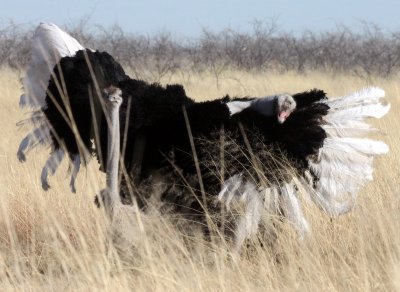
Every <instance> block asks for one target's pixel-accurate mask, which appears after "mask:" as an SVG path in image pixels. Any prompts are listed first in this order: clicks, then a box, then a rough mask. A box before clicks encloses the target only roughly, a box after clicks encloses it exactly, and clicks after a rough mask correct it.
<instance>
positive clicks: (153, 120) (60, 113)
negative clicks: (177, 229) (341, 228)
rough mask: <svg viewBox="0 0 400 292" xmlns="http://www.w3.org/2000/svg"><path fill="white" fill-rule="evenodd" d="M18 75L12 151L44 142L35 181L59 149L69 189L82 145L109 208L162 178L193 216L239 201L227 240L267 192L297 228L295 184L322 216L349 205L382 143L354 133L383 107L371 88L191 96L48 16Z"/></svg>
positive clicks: (250, 220)
mask: <svg viewBox="0 0 400 292" xmlns="http://www.w3.org/2000/svg"><path fill="white" fill-rule="evenodd" d="M23 83H24V89H25V94H24V95H23V96H22V97H21V100H20V105H21V106H31V107H33V108H36V111H34V112H33V114H32V117H31V118H30V119H28V120H26V121H25V122H32V123H33V124H34V125H35V126H36V128H35V129H34V131H33V132H31V133H30V134H28V135H27V136H26V137H25V138H24V139H23V140H22V142H21V144H20V147H19V149H18V158H19V159H20V160H21V161H24V160H25V153H26V152H27V151H28V150H30V149H32V148H33V147H35V146H36V145H39V144H50V145H51V147H52V154H51V155H50V157H49V159H48V161H47V162H46V164H45V166H44V167H43V170H42V175H41V181H42V186H43V188H44V189H48V188H49V184H48V176H49V175H52V174H54V173H55V171H56V169H57V167H58V165H59V164H60V162H61V160H62V159H63V158H64V156H66V155H68V157H69V159H70V160H71V161H72V174H71V181H70V186H71V189H72V191H75V185H74V182H75V179H76V176H77V174H78V172H79V168H80V165H81V163H83V164H85V163H87V161H88V157H90V155H86V154H85V153H88V152H89V153H90V154H91V155H94V156H96V158H97V159H98V160H99V163H100V165H101V169H102V170H103V171H106V173H107V187H106V189H105V190H103V191H102V198H103V202H104V204H105V207H106V208H107V210H108V212H109V213H110V215H111V216H112V213H113V210H114V209H115V208H116V206H120V205H121V201H120V197H121V198H122V201H124V202H129V201H130V198H131V197H132V196H133V197H134V198H135V199H136V200H137V201H138V202H139V206H140V207H143V208H145V207H146V200H147V199H148V196H149V195H151V193H152V191H149V189H151V186H152V185H154V184H155V183H156V182H159V181H162V182H163V183H164V186H165V188H164V190H163V191H162V200H163V201H164V202H165V203H166V204H169V205H171V206H173V209H174V210H175V211H177V212H180V213H182V214H185V216H192V217H195V219H196V220H200V221H201V220H204V214H205V211H204V209H207V211H211V213H212V212H214V213H218V212H219V211H220V208H222V207H226V206H228V207H229V206H230V205H233V203H234V202H235V203H240V204H242V205H243V206H244V215H243V216H242V217H241V219H240V220H239V221H238V222H237V223H236V230H235V233H236V235H235V245H236V247H237V248H239V247H240V246H241V245H242V243H243V240H244V239H245V238H246V237H248V236H250V235H251V234H252V233H254V232H255V230H257V226H258V224H259V222H260V218H261V216H262V213H263V212H272V211H273V210H276V209H277V206H276V204H275V201H276V199H277V200H278V201H279V206H280V208H281V209H283V210H284V214H285V216H286V217H287V218H288V220H290V221H292V222H293V223H294V225H295V227H296V228H297V230H298V231H299V233H300V235H301V236H304V235H305V234H306V232H307V231H308V229H309V227H308V223H307V221H306V220H305V218H304V216H303V214H302V211H301V207H300V203H299V200H298V196H297V192H296V184H297V185H299V184H301V185H302V186H303V187H306V189H307V192H308V194H309V196H310V198H311V199H312V200H313V201H314V202H316V203H317V204H318V206H320V207H321V208H322V209H323V210H325V211H326V212H327V213H329V214H331V215H335V216H336V215H339V214H342V213H345V212H348V211H349V210H351V208H352V207H353V206H354V202H355V201H354V200H355V196H356V194H357V193H358V190H359V188H360V187H361V186H362V185H363V184H364V183H365V182H366V181H368V180H372V170H373V169H372V159H373V157H374V156H375V155H378V154H383V153H386V152H387V151H388V148H387V146H386V144H384V143H383V142H380V141H374V140H370V139H367V138H362V137H363V136H365V135H366V134H367V133H368V131H369V130H370V129H371V128H370V126H369V125H368V124H367V123H365V122H364V119H365V118H368V117H375V118H380V117H382V116H383V115H385V114H386V113H387V111H388V110H389V108H390V106H389V105H382V104H381V103H380V99H381V98H382V97H383V96H384V91H383V90H381V89H378V88H366V89H364V90H362V91H360V92H357V93H354V94H351V95H348V96H345V97H342V98H338V99H332V100H328V99H327V97H326V95H325V93H324V92H323V91H321V90H316V89H315V90H310V91H306V92H303V93H298V94H294V95H288V94H281V95H276V96H270V97H263V98H248V97H247V98H240V99H239V98H233V99H232V98H230V97H229V96H226V97H223V98H221V99H217V100H213V101H206V102H200V103H199V102H195V101H194V100H192V99H191V98H189V97H188V96H187V95H186V93H185V90H184V89H183V87H182V86H181V85H167V86H166V87H163V86H161V85H159V84H156V83H154V84H149V83H146V82H144V81H140V80H135V79H131V78H130V77H129V76H127V75H126V74H125V72H124V70H123V69H122V67H121V66H120V65H119V64H118V63H117V62H116V61H115V60H114V59H113V58H112V57H111V56H110V55H109V54H108V53H105V52H98V51H92V50H88V49H84V48H83V47H82V46H81V45H79V43H78V42H77V41H76V40H75V39H73V38H72V37H70V36H69V35H67V34H66V33H65V32H63V31H62V30H60V29H59V28H58V27H57V26H55V25H53V24H41V25H40V26H39V27H38V29H37V30H36V33H35V36H34V40H33V49H32V60H31V63H30V65H29V67H28V70H27V75H26V77H25V78H24V79H23ZM288 164H289V165H290V166H291V169H292V171H288ZM149 186H150V187H149ZM216 201H218V202H219V204H216V203H215V202H216ZM199 216H200V217H201V218H202V219H199V218H198V217H199Z"/></svg>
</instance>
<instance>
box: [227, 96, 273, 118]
mask: <svg viewBox="0 0 400 292" xmlns="http://www.w3.org/2000/svg"><path fill="white" fill-rule="evenodd" d="M275 102H276V100H275V96H267V97H261V98H256V99H253V100H245V101H241V100H235V101H230V102H228V103H227V106H228V109H229V111H230V113H231V115H234V114H238V113H240V112H241V111H243V110H245V109H246V108H252V109H254V110H255V111H257V112H259V113H260V114H262V115H264V116H269V117H272V116H274V115H275Z"/></svg>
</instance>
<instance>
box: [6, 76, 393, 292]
mask: <svg viewBox="0 0 400 292" xmlns="http://www.w3.org/2000/svg"><path fill="white" fill-rule="evenodd" d="M188 76H189V75H185V76H178V75H177V76H172V77H170V78H169V79H168V80H164V82H168V83H171V82H177V83H178V82H179V83H183V84H184V85H185V88H186V90H187V93H188V95H189V96H192V97H195V98H196V99H198V100H201V99H204V98H205V97H207V98H208V99H210V98H214V97H221V96H222V95H224V94H226V93H229V94H230V95H233V96H235V95H238V96H243V95H263V94H272V93H276V92H289V93H290V92H298V91H302V90H305V89H309V88H313V87H318V88H322V89H324V90H325V91H326V92H327V93H328V94H329V95H330V96H337V95H341V94H344V93H347V92H351V91H354V90H357V89H359V88H361V87H363V86H366V85H370V84H369V83H368V82H367V81H365V80H363V79H358V78H356V77H352V76H345V75H335V74H331V75H327V74H319V73H317V72H316V73H310V74H308V75H301V76H300V75H296V74H284V75H273V76H269V75H267V74H265V75H263V76H260V75H252V74H248V73H243V72H229V73H226V74H225V75H224V76H222V77H221V78H220V80H219V88H217V87H216V82H215V79H214V78H213V76H212V74H210V75H209V76H208V75H203V76H190V78H189V77H188ZM19 77H20V76H19V74H18V73H16V72H11V71H7V70H3V71H0V87H1V88H2V90H1V93H2V94H1V96H0V111H1V114H0V120H1V124H2V127H1V129H0V131H1V133H0V135H1V137H2V143H1V145H0V165H1V167H2V169H1V170H0V173H1V175H0V194H1V202H0V290H1V291H6V290H16V289H24V290H43V289H46V290H61V291H62V290H83V291H86V290H95V289H101V290H118V291H120V290H135V291H155V290H156V291H158V290H159V291H200V290H207V291H239V290H241V291H246V290H248V291H269V290H283V291H288V290H289V291H290V290H314V291H321V290H324V291H336V290H344V291H348V290H351V291H367V290H381V291H382V290H386V291H387V290H398V289H400V236H399V230H400V201H399V198H400V192H399V189H398V187H397V184H398V183H399V181H400V180H399V178H398V177H399V174H400V165H399V160H400V149H399V144H398V142H399V138H400V134H398V132H399V131H398V129H399V126H400V125H399V118H398V114H399V112H400V111H399V110H398V106H399V103H400V99H399V96H400V88H399V83H398V82H397V79H396V78H393V79H390V80H384V79H380V78H376V79H374V80H373V84H374V85H378V86H380V87H382V88H384V89H385V90H386V93H387V97H388V100H390V102H391V103H392V106H393V108H392V110H391V112H390V114H389V115H388V116H387V117H385V118H384V119H383V120H381V121H379V122H377V124H378V126H379V128H381V129H382V130H383V132H384V133H385V134H386V135H384V137H383V139H384V140H385V141H386V142H387V143H388V144H389V145H390V147H391V152H390V154H389V155H388V156H387V157H382V158H380V159H378V160H377V161H376V169H377V170H376V173H375V181H374V183H372V184H370V185H368V186H367V187H366V188H365V189H364V191H362V192H361V194H360V196H359V199H358V207H357V208H356V209H355V210H354V211H353V212H352V213H350V214H348V215H345V216H342V217H340V218H337V219H333V220H331V219H330V218H328V217H327V216H326V215H325V214H323V213H321V212H320V211H319V210H317V209H316V208H315V207H314V206H304V209H305V213H306V216H307V218H308V219H309V220H310V223H311V226H312V229H313V236H312V237H310V238H309V239H307V240H304V241H300V240H298V239H297V238H296V234H295V233H294V232H293V230H292V228H291V226H290V224H289V223H287V222H283V223H280V224H278V227H279V230H278V231H277V232H278V239H277V241H276V243H275V245H274V246H273V247H261V246H259V245H253V246H251V247H249V248H248V250H244V254H243V256H242V257H240V258H239V259H236V260H233V259H232V258H231V257H230V256H229V251H228V249H227V247H226V246H225V244H224V243H218V242H212V243H209V242H204V241H203V240H202V239H201V238H200V237H187V236H185V235H184V234H181V233H178V232H177V230H176V229H175V228H174V226H172V224H171V223H170V222H168V220H166V219H164V218H159V217H157V216H156V215H154V216H149V217H148V218H146V220H144V221H143V222H142V224H143V226H142V228H141V226H140V224H139V225H138V228H137V230H136V232H137V241H135V242H134V243H133V245H134V248H132V249H131V250H125V251H124V252H123V253H117V251H116V248H115V247H114V246H113V244H112V243H110V242H109V240H108V239H107V238H108V236H107V232H108V230H107V228H106V226H107V224H106V221H105V219H104V216H103V213H102V211H100V210H98V209H96V208H95V206H94V204H93V197H94V194H95V193H96V192H98V190H99V189H101V188H102V186H103V185H104V177H103V175H102V174H100V173H99V171H98V170H97V169H98V166H97V165H96V164H95V163H92V164H91V165H90V167H89V168H88V170H83V171H81V173H80V175H79V179H78V182H77V189H78V193H77V194H75V195H74V194H71V193H70V192H69V188H68V180H67V179H66V170H67V165H66V164H65V165H63V167H61V169H60V171H59V172H58V173H57V174H56V175H55V176H54V177H52V178H51V180H50V184H51V186H52V188H51V189H50V190H49V191H48V192H44V191H42V189H41V187H40V182H39V176H40V171H41V167H42V165H43V163H44V160H45V159H46V155H47V153H48V149H46V150H44V149H41V150H40V151H33V152H32V153H29V156H28V161H27V163H24V164H20V163H19V162H18V161H17V158H16V155H15V153H16V149H17V146H18V143H19V141H20V140H21V138H22V137H23V135H24V133H25V131H21V130H19V131H18V130H17V128H16V126H15V124H16V122H17V121H18V120H20V119H21V118H23V117H24V116H23V113H22V112H21V111H20V110H19V109H18V98H19V95H20V93H21V90H20V89H19V88H20V84H19Z"/></svg>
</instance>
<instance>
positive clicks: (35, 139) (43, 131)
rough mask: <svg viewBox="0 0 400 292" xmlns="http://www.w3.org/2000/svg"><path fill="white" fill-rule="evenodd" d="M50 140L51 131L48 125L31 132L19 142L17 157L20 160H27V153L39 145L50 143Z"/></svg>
mask: <svg viewBox="0 0 400 292" xmlns="http://www.w3.org/2000/svg"><path fill="white" fill-rule="evenodd" d="M49 141H50V132H49V128H48V127H47V126H41V127H38V128H36V129H35V130H33V131H32V132H31V133H29V134H28V135H27V136H26V137H25V138H24V139H22V141H21V143H20V144H19V147H18V151H17V157H18V159H19V161H21V162H22V161H25V160H26V157H25V153H26V152H28V151H29V150H32V149H33V148H35V147H36V146H37V145H40V144H48V143H49Z"/></svg>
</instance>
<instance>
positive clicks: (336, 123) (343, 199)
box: [309, 87, 390, 215]
mask: <svg viewBox="0 0 400 292" xmlns="http://www.w3.org/2000/svg"><path fill="white" fill-rule="evenodd" d="M384 96H385V92H384V91H383V90H382V89H380V88H377V87H370V88H365V89H363V90H360V91H358V92H355V93H353V94H350V95H347V96H344V97H341V98H337V99H332V100H328V101H326V103H327V104H328V105H329V107H330V110H329V112H328V115H327V116H325V117H324V120H325V122H326V124H325V125H323V128H324V129H325V131H326V133H327V138H326V139H325V141H324V146H323V147H322V148H321V149H320V150H319V155H318V158H317V159H316V160H315V159H314V160H312V159H310V160H309V163H310V170H311V172H312V173H313V174H315V175H316V176H317V177H318V178H319V179H318V180H317V181H316V182H310V184H312V183H313V184H314V186H315V191H316V193H315V194H314V196H312V198H313V200H314V201H315V202H317V203H318V205H319V206H320V207H321V208H323V209H324V210H325V211H327V212H328V213H330V214H331V215H340V214H342V213H345V212H348V211H350V210H351V208H352V206H354V202H355V198H356V196H357V193H358V192H359V190H360V188H361V187H362V186H363V185H364V184H365V183H366V182H367V181H371V180H372V179H373V177H372V174H373V166H372V163H373V158H374V156H376V155H380V154H385V153H387V152H388V151H389V148H388V146H387V145H386V144H385V143H383V142H381V141H376V140H372V139H368V138H365V136H366V135H367V134H368V133H369V132H371V131H375V129H374V128H373V127H371V126H370V125H369V124H368V123H366V121H365V119H366V118H371V117H373V118H381V117H383V116H384V115H385V114H386V113H387V112H388V111H389V109H390V105H389V104H388V105H384V104H382V103H381V102H380V100H381V98H382V97H384Z"/></svg>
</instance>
